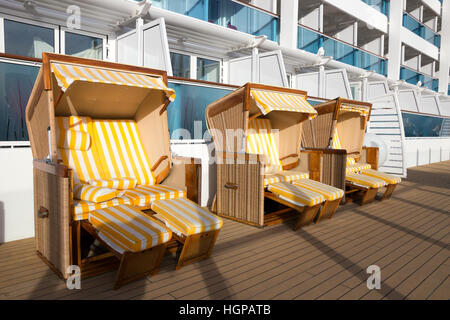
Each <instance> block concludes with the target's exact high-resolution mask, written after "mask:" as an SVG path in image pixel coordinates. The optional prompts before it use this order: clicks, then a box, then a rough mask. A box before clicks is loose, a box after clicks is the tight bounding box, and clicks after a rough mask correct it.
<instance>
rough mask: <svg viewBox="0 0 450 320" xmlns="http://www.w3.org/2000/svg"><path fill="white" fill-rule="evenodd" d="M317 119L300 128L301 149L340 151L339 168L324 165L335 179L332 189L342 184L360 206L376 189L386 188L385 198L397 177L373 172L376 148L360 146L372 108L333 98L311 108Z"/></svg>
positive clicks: (371, 196)
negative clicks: (336, 177) (301, 134)
mask: <svg viewBox="0 0 450 320" xmlns="http://www.w3.org/2000/svg"><path fill="white" fill-rule="evenodd" d="M314 107H315V109H316V110H317V112H318V116H317V118H315V119H312V120H311V121H307V122H305V125H304V126H303V139H302V146H303V147H304V148H307V149H314V148H329V149H332V150H341V157H343V158H342V159H345V160H342V161H341V162H344V167H345V171H344V175H343V174H342V170H343V169H342V166H341V167H339V166H335V165H334V164H332V163H324V166H327V168H324V171H325V172H331V173H330V175H331V176H338V177H342V179H336V180H335V181H334V183H330V184H331V185H335V186H342V185H343V184H345V185H346V187H347V190H346V195H348V196H349V197H348V199H355V200H358V201H360V204H365V203H368V202H372V201H373V200H374V199H375V197H376V195H377V192H378V189H379V188H382V187H386V188H385V191H384V193H383V196H382V197H381V199H386V198H389V197H390V196H391V195H392V192H393V191H394V189H395V187H396V185H397V184H398V183H400V182H401V179H400V178H399V177H397V176H394V175H390V174H386V173H384V172H379V171H377V169H378V148H376V147H363V142H364V134H365V130H366V126H367V122H368V121H369V118H370V112H371V108H372V105H371V104H370V103H368V102H362V101H355V100H348V99H343V98H337V99H334V100H330V101H327V102H324V103H321V104H318V105H316V106H314Z"/></svg>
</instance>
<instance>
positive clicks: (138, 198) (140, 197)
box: [125, 184, 186, 207]
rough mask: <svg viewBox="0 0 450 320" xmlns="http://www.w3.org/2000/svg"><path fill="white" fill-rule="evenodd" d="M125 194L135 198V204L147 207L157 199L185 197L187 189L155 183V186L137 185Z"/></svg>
mask: <svg viewBox="0 0 450 320" xmlns="http://www.w3.org/2000/svg"><path fill="white" fill-rule="evenodd" d="M125 195H127V196H128V197H130V198H133V204H134V205H135V206H141V207H146V206H149V205H150V204H151V203H152V202H153V201H156V200H167V199H177V198H185V197H186V191H185V190H183V189H178V188H174V187H169V186H165V185H161V184H155V185H153V186H137V187H136V188H134V189H132V190H126V191H125Z"/></svg>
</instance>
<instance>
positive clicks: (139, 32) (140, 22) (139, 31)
mask: <svg viewBox="0 0 450 320" xmlns="http://www.w3.org/2000/svg"><path fill="white" fill-rule="evenodd" d="M143 26H144V19H142V18H137V19H136V33H137V39H138V40H137V52H138V66H143V65H144V32H143V29H142V27H143Z"/></svg>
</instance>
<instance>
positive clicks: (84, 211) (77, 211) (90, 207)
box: [73, 195, 134, 221]
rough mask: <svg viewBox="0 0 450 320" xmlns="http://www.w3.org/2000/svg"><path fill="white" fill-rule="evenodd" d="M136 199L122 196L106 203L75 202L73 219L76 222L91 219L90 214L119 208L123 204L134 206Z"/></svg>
mask: <svg viewBox="0 0 450 320" xmlns="http://www.w3.org/2000/svg"><path fill="white" fill-rule="evenodd" d="M133 202H134V198H132V197H129V196H126V195H122V196H119V197H117V198H114V199H112V200H108V201H104V202H99V203H95V202H90V201H86V200H74V201H73V205H74V215H73V219H74V220H75V221H78V220H85V219H88V218H89V212H91V211H94V210H98V209H104V208H110V207H114V206H118V205H121V204H129V205H133Z"/></svg>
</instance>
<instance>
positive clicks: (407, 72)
mask: <svg viewBox="0 0 450 320" xmlns="http://www.w3.org/2000/svg"><path fill="white" fill-rule="evenodd" d="M400 79H401V80H405V81H406V82H408V83H410V84H414V85H416V84H417V82H419V81H420V82H421V83H422V86H423V87H425V88H428V89H431V90H434V91H436V92H437V91H439V80H438V79H434V78H432V77H430V76H427V75H425V74H422V73H419V72H416V71H414V70H411V69H408V68H405V67H400Z"/></svg>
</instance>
